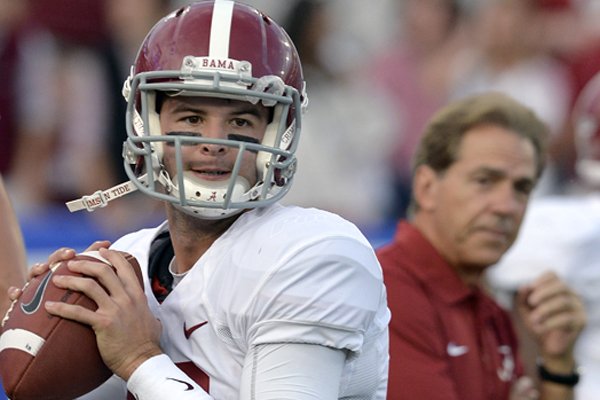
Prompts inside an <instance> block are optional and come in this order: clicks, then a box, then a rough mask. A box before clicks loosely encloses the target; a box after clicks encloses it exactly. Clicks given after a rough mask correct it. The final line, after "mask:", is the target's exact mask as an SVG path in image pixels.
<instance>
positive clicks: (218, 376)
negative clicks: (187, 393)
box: [112, 205, 390, 400]
mask: <svg viewBox="0 0 600 400" xmlns="http://www.w3.org/2000/svg"><path fill="white" fill-rule="evenodd" d="M165 228H166V225H163V226H160V227H157V228H156V229H148V230H142V231H139V232H136V233H132V234H129V235H127V236H125V237H123V238H121V239H119V240H118V241H117V242H115V243H114V245H113V246H112V248H113V249H117V250H123V251H127V252H129V253H131V254H132V255H133V256H135V257H136V258H137V260H138V262H139V264H140V266H141V268H142V270H143V271H144V274H145V281H146V282H145V291H146V293H147V295H148V302H149V305H150V308H151V310H152V312H153V313H154V314H155V315H156V317H157V318H159V319H160V321H161V322H162V326H163V332H162V338H161V347H162V349H163V351H164V352H165V353H166V354H167V355H168V356H169V357H170V359H171V360H172V361H173V362H174V363H176V364H177V365H178V366H179V367H180V368H181V369H182V370H183V371H184V372H186V373H187V374H188V376H189V377H191V378H193V379H194V380H195V381H196V382H197V383H198V384H200V385H201V386H202V387H203V388H204V389H205V390H206V391H207V392H208V393H209V394H210V396H211V398H214V399H228V400H237V399H238V398H239V393H240V382H241V374H242V367H243V365H244V362H245V357H246V354H247V353H248V351H249V349H250V348H251V347H252V346H257V345H261V344H271V343H303V344H318V345H322V346H327V347H330V348H335V349H343V350H345V351H346V352H347V354H348V356H347V357H346V362H345V367H344V370H343V373H342V378H341V380H340V387H339V397H340V398H342V397H343V398H347V399H359V398H360V399H384V398H385V391H386V385H387V369H388V334H387V325H388V322H389V319H390V312H389V310H388V308H387V303H386V293H385V287H384V285H383V280H382V272H381V268H380V266H379V263H378V261H377V259H376V256H375V254H374V251H373V249H372V247H371V245H370V244H369V242H368V241H367V240H366V238H365V237H364V236H363V235H362V234H361V233H360V231H359V230H358V229H357V228H356V227H355V226H354V225H353V224H351V223H349V222H347V221H345V220H344V219H342V218H340V217H338V216H336V215H334V214H330V213H327V212H324V211H320V210H316V209H304V208H299V207H283V206H281V205H274V206H270V207H267V208H261V209H255V210H252V211H248V212H246V213H244V214H243V215H241V216H240V218H238V220H237V221H236V222H235V223H234V224H233V225H232V226H231V227H230V228H229V229H228V230H227V231H226V232H225V233H224V234H223V235H222V236H221V237H220V238H219V239H217V240H216V241H215V242H214V243H213V245H212V246H211V247H210V248H209V249H208V250H207V251H206V253H205V254H203V255H202V256H201V257H200V259H199V260H198V261H197V262H196V263H195V265H194V266H193V268H192V269H191V270H190V271H189V272H188V273H187V275H185V277H184V278H183V279H182V280H181V281H180V282H179V283H178V284H177V286H176V287H175V288H174V289H173V291H172V292H171V293H170V294H169V295H168V296H167V298H166V299H165V300H164V302H163V303H162V304H159V302H158V301H157V300H156V299H155V297H154V296H153V294H152V289H151V287H150V282H149V278H148V258H149V249H150V245H151V243H152V240H153V239H154V238H155V237H156V235H157V234H158V233H159V232H161V230H164V229H165ZM149 384H151V382H149Z"/></svg>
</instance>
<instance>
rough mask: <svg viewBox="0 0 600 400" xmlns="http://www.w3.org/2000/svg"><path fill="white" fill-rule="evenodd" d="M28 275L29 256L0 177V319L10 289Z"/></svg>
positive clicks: (7, 301) (5, 306)
mask: <svg viewBox="0 0 600 400" xmlns="http://www.w3.org/2000/svg"><path fill="white" fill-rule="evenodd" d="M26 273H27V255H26V253H25V244H24V242H23V236H22V235H21V229H20V228H19V222H18V221H17V217H16V215H15V213H14V210H13V207H12V204H11V200H10V198H9V197H8V193H7V192H6V189H5V187H4V181H3V179H2V176H1V175H0V318H2V317H4V314H5V313H6V311H7V310H8V307H9V305H10V300H9V298H8V296H7V295H6V292H7V290H8V288H9V287H11V286H15V287H21V286H23V284H24V283H25V274H26Z"/></svg>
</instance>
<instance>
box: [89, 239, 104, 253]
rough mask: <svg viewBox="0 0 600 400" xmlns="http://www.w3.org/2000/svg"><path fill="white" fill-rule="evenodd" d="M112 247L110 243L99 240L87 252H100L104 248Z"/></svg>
mask: <svg viewBox="0 0 600 400" xmlns="http://www.w3.org/2000/svg"><path fill="white" fill-rule="evenodd" d="M109 247H110V241H108V240H97V241H95V242H94V243H92V244H91V245H90V246H89V247H88V248H87V249H85V251H95V250H100V249H102V248H104V249H107V248H109Z"/></svg>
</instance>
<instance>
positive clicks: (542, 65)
mask: <svg viewBox="0 0 600 400" xmlns="http://www.w3.org/2000/svg"><path fill="white" fill-rule="evenodd" d="M471 3H472V8H471V10H470V11H471V12H470V16H469V21H470V22H469V23H468V29H469V37H470V38H471V44H470V46H468V47H467V48H465V50H464V51H462V52H461V54H460V55H458V56H457V57H458V58H459V60H458V61H457V63H458V64H460V65H461V67H460V69H459V73H460V75H459V76H457V78H456V80H455V82H454V87H453V89H452V97H454V98H457V97H458V98H460V97H464V96H467V95H470V94H473V93H480V92H485V91H489V90H495V91H500V92H502V93H506V94H508V95H510V96H512V97H514V98H515V99H518V100H519V101H520V102H522V103H523V104H525V105H527V106H529V107H530V108H532V109H533V110H534V111H535V112H536V114H537V115H538V116H539V117H540V118H541V119H542V121H544V122H545V123H546V124H547V125H548V127H549V132H550V144H549V146H550V147H551V146H552V141H553V140H554V139H556V138H557V137H559V136H560V133H561V132H562V129H563V128H564V124H565V122H566V120H567V118H568V114H569V110H570V106H571V102H572V98H573V82H572V79H571V76H570V74H569V70H568V68H567V66H566V64H565V62H563V61H562V60H561V59H559V58H557V57H556V56H555V55H554V54H552V53H550V52H549V50H548V47H547V45H546V43H545V38H544V37H543V36H542V35H541V32H542V20H543V19H542V17H543V16H544V14H542V7H543V6H542V5H541V4H540V1H539V0H493V1H481V2H471ZM559 175H560V171H557V166H556V163H555V160H554V159H553V158H549V159H548V163H547V165H546V169H545V171H544V175H543V176H542V179H541V181H540V182H539V183H538V185H537V186H536V190H535V194H536V195H547V194H551V193H557V192H559V191H560V190H561V187H560V186H559V181H560V180H559Z"/></svg>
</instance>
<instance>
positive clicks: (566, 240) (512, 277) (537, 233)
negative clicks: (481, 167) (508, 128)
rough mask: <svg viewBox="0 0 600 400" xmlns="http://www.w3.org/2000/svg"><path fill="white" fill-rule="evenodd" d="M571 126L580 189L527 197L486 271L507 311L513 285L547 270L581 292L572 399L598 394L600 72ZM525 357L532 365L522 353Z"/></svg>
mask: <svg viewBox="0 0 600 400" xmlns="http://www.w3.org/2000/svg"><path fill="white" fill-rule="evenodd" d="M572 128H573V130H574V133H575V134H574V137H575V148H576V150H577V163H576V168H575V170H576V171H577V176H578V177H579V180H578V184H579V189H578V190H577V191H573V192H572V193H570V194H569V195H560V196H549V197H544V198H539V199H535V200H534V201H532V202H531V204H530V206H529V210H528V212H527V215H526V217H525V220H524V222H523V226H522V228H521V232H520V234H519V238H518V239H517V241H516V242H515V245H514V246H513V247H512V248H511V249H510V250H509V251H508V252H507V254H506V255H505V256H504V257H503V258H502V259H501V260H500V262H499V263H498V264H496V265H495V266H494V267H492V268H491V269H490V270H489V272H488V274H487V275H488V280H489V283H490V286H491V288H492V289H493V290H494V291H495V292H496V295H497V297H498V299H499V301H501V303H502V304H503V305H504V306H505V307H506V308H508V309H512V306H513V296H514V294H515V292H516V290H517V288H518V287H519V286H520V285H523V284H527V283H528V282H531V281H533V280H534V279H536V278H537V277H538V276H540V275H541V274H542V273H544V272H546V271H554V272H555V273H556V274H558V275H559V276H560V277H562V278H563V279H564V280H565V281H566V282H567V283H568V284H569V285H570V286H571V287H572V288H573V289H574V290H576V291H577V292H578V293H579V294H580V295H581V296H582V298H583V301H584V304H585V307H586V310H587V314H588V324H587V326H586V327H585V329H584V330H583V332H582V333H581V336H580V338H579V339H578V341H577V344H576V347H575V355H576V358H577V360H578V362H579V365H580V369H581V382H580V383H579V384H578V385H577V387H576V389H575V398H576V399H577V400H595V399H598V398H600V380H598V376H600V291H599V290H598V287H599V286H600V73H599V74H597V75H596V76H595V77H594V78H593V79H592V80H590V82H589V83H588V84H587V85H586V86H585V88H584V89H583V91H582V92H581V94H580V96H579V97H578V100H577V102H576V103H575V108H574V113H573V116H572ZM523 350H527V349H526V348H524V349H523ZM525 359H526V360H527V361H529V364H530V365H532V364H535V357H534V356H533V355H531V354H529V353H527V352H526V353H525Z"/></svg>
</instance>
